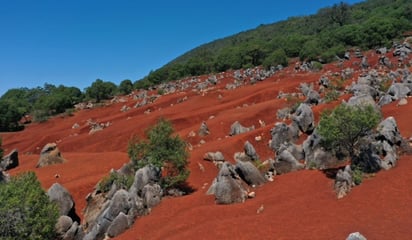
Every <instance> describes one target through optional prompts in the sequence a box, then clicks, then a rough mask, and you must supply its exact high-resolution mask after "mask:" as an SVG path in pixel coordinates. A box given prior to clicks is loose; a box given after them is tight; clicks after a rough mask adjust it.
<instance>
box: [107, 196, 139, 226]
mask: <svg viewBox="0 0 412 240" xmlns="http://www.w3.org/2000/svg"><path fill="white" fill-rule="evenodd" d="M131 201H132V200H131V197H130V195H129V193H128V192H127V191H126V190H124V189H120V190H118V191H117V192H116V193H115V195H114V197H113V199H112V200H111V201H110V204H109V207H108V208H107V209H106V210H105V211H104V212H103V215H102V217H103V218H105V219H107V220H109V221H110V222H111V221H113V220H114V219H115V218H116V217H117V215H119V213H121V212H122V213H124V214H127V213H128V211H129V209H130V208H131V207H132V202H131Z"/></svg>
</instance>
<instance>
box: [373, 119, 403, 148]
mask: <svg viewBox="0 0 412 240" xmlns="http://www.w3.org/2000/svg"><path fill="white" fill-rule="evenodd" d="M377 130H378V135H377V139H378V140H382V141H387V142H388V143H389V144H390V145H398V146H399V145H400V144H401V142H402V136H401V134H400V132H399V129H398V124H397V123H396V120H395V118H394V117H392V116H390V117H388V118H386V119H385V120H383V121H382V122H380V123H379V125H378V127H377Z"/></svg>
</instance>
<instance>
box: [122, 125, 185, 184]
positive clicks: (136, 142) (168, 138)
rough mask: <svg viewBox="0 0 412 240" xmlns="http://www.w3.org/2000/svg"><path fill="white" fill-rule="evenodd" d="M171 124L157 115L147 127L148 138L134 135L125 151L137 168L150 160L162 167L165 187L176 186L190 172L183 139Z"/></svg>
mask: <svg viewBox="0 0 412 240" xmlns="http://www.w3.org/2000/svg"><path fill="white" fill-rule="evenodd" d="M173 131H174V130H173V128H172V124H171V123H170V122H169V121H167V120H165V119H160V120H159V121H158V122H157V124H156V125H155V126H153V127H152V128H150V129H149V130H147V132H146V135H147V137H148V139H147V140H143V139H139V138H138V137H134V138H132V139H131V140H130V141H129V144H128V150H127V152H128V154H129V157H130V159H131V160H132V162H133V164H134V166H135V168H136V169H139V168H142V167H144V166H146V165H149V164H152V165H154V166H155V167H159V168H162V169H163V174H162V178H161V185H162V186H163V187H164V188H173V187H178V186H179V185H180V184H182V183H184V182H185V181H186V179H187V178H188V176H189V173H190V172H189V170H188V169H187V165H188V161H187V158H188V153H187V151H186V143H185V142H184V141H183V140H182V139H181V138H180V137H179V136H173V135H172V134H173Z"/></svg>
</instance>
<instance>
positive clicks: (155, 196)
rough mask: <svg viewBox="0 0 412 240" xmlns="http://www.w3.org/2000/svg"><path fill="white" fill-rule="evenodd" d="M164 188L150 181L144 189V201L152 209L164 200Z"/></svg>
mask: <svg viewBox="0 0 412 240" xmlns="http://www.w3.org/2000/svg"><path fill="white" fill-rule="evenodd" d="M162 195H163V190H162V188H161V187H160V185H159V184H156V183H149V184H146V185H145V186H144V187H143V189H142V198H143V203H144V205H145V206H146V208H148V209H151V208H153V207H155V206H156V205H158V204H159V203H160V201H161V200H162Z"/></svg>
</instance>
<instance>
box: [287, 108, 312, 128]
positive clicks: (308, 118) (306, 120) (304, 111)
mask: <svg viewBox="0 0 412 240" xmlns="http://www.w3.org/2000/svg"><path fill="white" fill-rule="evenodd" d="M292 121H293V122H294V123H295V124H296V125H297V126H298V127H299V129H300V130H301V131H302V132H304V133H311V132H312V131H313V129H314V128H315V117H314V115H313V111H312V108H311V107H310V106H309V105H308V104H305V103H302V104H300V105H299V107H298V108H297V109H296V111H295V113H294V114H293V116H292Z"/></svg>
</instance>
